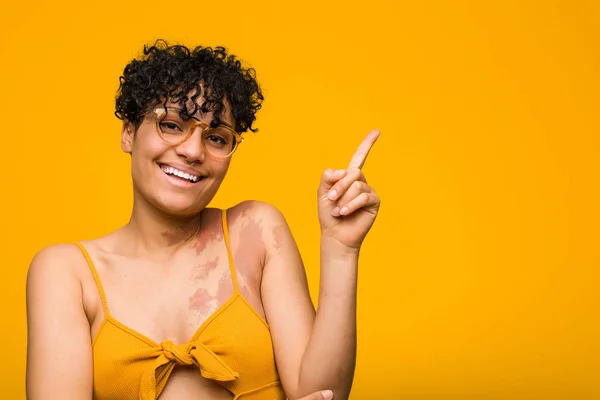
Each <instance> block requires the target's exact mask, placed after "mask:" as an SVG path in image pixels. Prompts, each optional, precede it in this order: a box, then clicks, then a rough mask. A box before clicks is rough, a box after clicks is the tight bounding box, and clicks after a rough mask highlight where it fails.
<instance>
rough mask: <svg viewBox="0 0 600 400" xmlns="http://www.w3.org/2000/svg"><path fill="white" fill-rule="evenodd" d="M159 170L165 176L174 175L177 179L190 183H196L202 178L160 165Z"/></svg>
mask: <svg viewBox="0 0 600 400" xmlns="http://www.w3.org/2000/svg"><path fill="white" fill-rule="evenodd" d="M160 169H162V171H163V172H164V173H165V174H167V175H174V176H176V177H178V178H181V179H185V180H187V181H189V182H192V183H196V182H198V181H200V180H202V179H203V178H204V177H203V176H197V175H191V174H188V173H187V172H183V171H180V170H178V169H176V168H173V167H169V166H166V165H161V166H160Z"/></svg>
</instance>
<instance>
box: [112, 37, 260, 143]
mask: <svg viewBox="0 0 600 400" xmlns="http://www.w3.org/2000/svg"><path fill="white" fill-rule="evenodd" d="M119 81H120V86H119V90H118V92H117V96H116V111H115V115H116V116H117V118H119V119H121V120H126V121H128V122H130V123H132V124H133V125H134V126H135V128H136V130H137V128H138V127H139V126H140V124H141V123H142V121H143V120H144V116H145V115H146V113H148V112H149V111H152V110H153V109H154V107H156V106H157V105H159V104H161V103H162V104H165V105H166V103H167V102H174V103H176V104H178V105H179V106H180V107H181V108H182V114H183V116H184V118H189V117H191V116H192V115H194V114H196V112H198V111H201V112H208V111H212V112H213V115H214V116H213V121H212V122H211V126H213V127H215V126H217V125H219V124H220V122H221V121H220V117H221V112H222V110H223V107H224V105H223V98H226V99H227V101H228V102H229V104H230V105H231V111H232V114H233V117H234V119H235V121H236V126H235V129H236V131H238V132H240V133H241V132H245V131H248V130H250V131H252V132H256V131H258V129H256V128H255V127H253V126H252V125H253V124H254V122H255V120H256V113H257V111H258V110H259V109H260V108H261V106H262V102H263V100H264V97H263V94H262V90H261V88H260V86H259V84H258V82H257V80H256V71H255V70H254V69H253V68H246V67H244V66H243V65H242V62H241V61H240V60H239V59H238V58H237V57H236V56H235V55H233V54H230V53H228V50H227V49H226V48H225V47H222V46H219V47H215V48H211V47H203V46H197V47H194V48H193V49H190V48H188V47H186V46H184V45H181V44H176V45H169V43H167V42H166V41H165V40H163V39H159V40H157V41H156V42H155V43H154V44H153V45H151V46H148V45H145V46H144V51H143V54H142V55H141V56H140V57H139V58H136V59H133V60H132V61H131V62H130V63H129V64H127V66H126V67H125V70H124V72H123V75H122V76H121V77H120V78H119ZM190 94H191V95H190ZM201 96H203V97H204V101H203V102H202V104H198V103H197V100H198V98H199V97H201ZM190 100H191V102H190ZM190 103H191V104H192V105H190Z"/></svg>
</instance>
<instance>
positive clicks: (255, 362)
mask: <svg viewBox="0 0 600 400" xmlns="http://www.w3.org/2000/svg"><path fill="white" fill-rule="evenodd" d="M226 215H227V213H226V211H225V210H222V216H223V218H222V220H223V232H224V238H225V244H226V245H227V252H228V257H229V268H230V270H231V276H232V279H233V286H234V291H233V294H232V296H231V297H230V298H229V299H228V300H227V301H226V302H225V303H224V304H223V305H222V306H221V307H219V308H218V309H217V311H216V312H215V313H214V314H213V315H212V316H210V317H209V318H208V319H207V320H206V321H205V322H204V323H202V325H201V326H200V327H199V328H198V330H197V331H196V333H195V334H194V336H193V337H192V338H191V340H190V341H189V342H188V343H185V344H175V343H173V342H172V341H170V340H167V341H165V342H162V343H156V342H154V341H152V340H151V339H149V338H147V337H145V336H144V335H142V334H140V333H139V332H136V331H134V330H133V329H130V328H128V327H127V326H125V325H124V324H122V323H120V322H119V321H118V320H116V319H115V318H113V317H112V316H111V314H110V312H109V309H108V304H107V302H106V296H105V294H104V289H103V287H102V283H101V282H100V278H99V276H98V273H97V272H96V268H95V267H94V263H93V262H92V260H91V258H90V256H89V254H88V252H87V250H86V249H85V247H83V245H81V244H80V243H77V245H78V246H79V248H80V249H81V251H82V252H83V254H84V256H85V258H86V260H87V262H88V264H89V267H90V269H91V271H92V275H93V276H94V280H95V281H96V284H97V285H98V291H99V293H100V297H101V299H102V306H103V308H104V321H103V322H102V325H101V327H100V330H99V331H98V333H97V335H96V338H95V339H94V343H93V356H94V399H95V400H117V399H118V400H156V398H157V397H158V396H159V395H160V393H161V391H162V390H163V388H164V387H165V385H166V384H167V381H168V380H169V377H170V375H171V372H172V371H173V368H175V366H176V365H195V366H196V367H198V374H199V378H200V376H202V377H204V378H207V379H212V380H215V381H216V382H217V383H219V384H220V385H222V386H223V387H224V388H226V389H227V390H229V391H230V392H231V393H232V394H233V396H234V399H248V400H285V394H284V392H283V389H282V386H281V382H280V380H279V375H278V374H277V369H276V366H275V357H274V354H273V343H272V341H271V334H270V332H269V328H268V326H267V325H266V324H265V322H264V320H263V319H262V318H261V317H260V316H259V314H257V313H256V311H255V310H254V309H253V308H252V306H251V305H250V304H249V303H248V302H247V301H246V299H245V298H244V297H243V296H242V295H241V293H240V291H239V287H238V282H237V278H236V273H235V266H234V264H233V256H232V253H231V246H230V243H229V232H228V228H227V216H226Z"/></svg>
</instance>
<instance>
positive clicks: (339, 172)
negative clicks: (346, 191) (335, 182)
mask: <svg viewBox="0 0 600 400" xmlns="http://www.w3.org/2000/svg"><path fill="white" fill-rule="evenodd" d="M344 171H346V170H345V169H338V170H337V171H335V176H336V177H337V176H342V175H343V174H344Z"/></svg>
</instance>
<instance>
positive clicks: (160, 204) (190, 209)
mask: <svg viewBox="0 0 600 400" xmlns="http://www.w3.org/2000/svg"><path fill="white" fill-rule="evenodd" d="M178 197H180V196H176V195H175V196H174V195H172V194H171V195H167V196H166V198H164V197H163V198H155V199H154V201H152V203H154V206H155V207H156V208H158V209H159V210H160V211H161V212H163V213H165V214H167V215H171V216H174V217H178V218H185V217H194V216H196V215H198V214H199V213H200V212H201V211H202V210H203V209H204V208H205V207H206V206H207V205H208V203H209V201H206V200H203V199H197V198H196V199H193V200H192V199H189V198H181V197H180V198H178ZM186 197H187V196H186Z"/></svg>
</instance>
